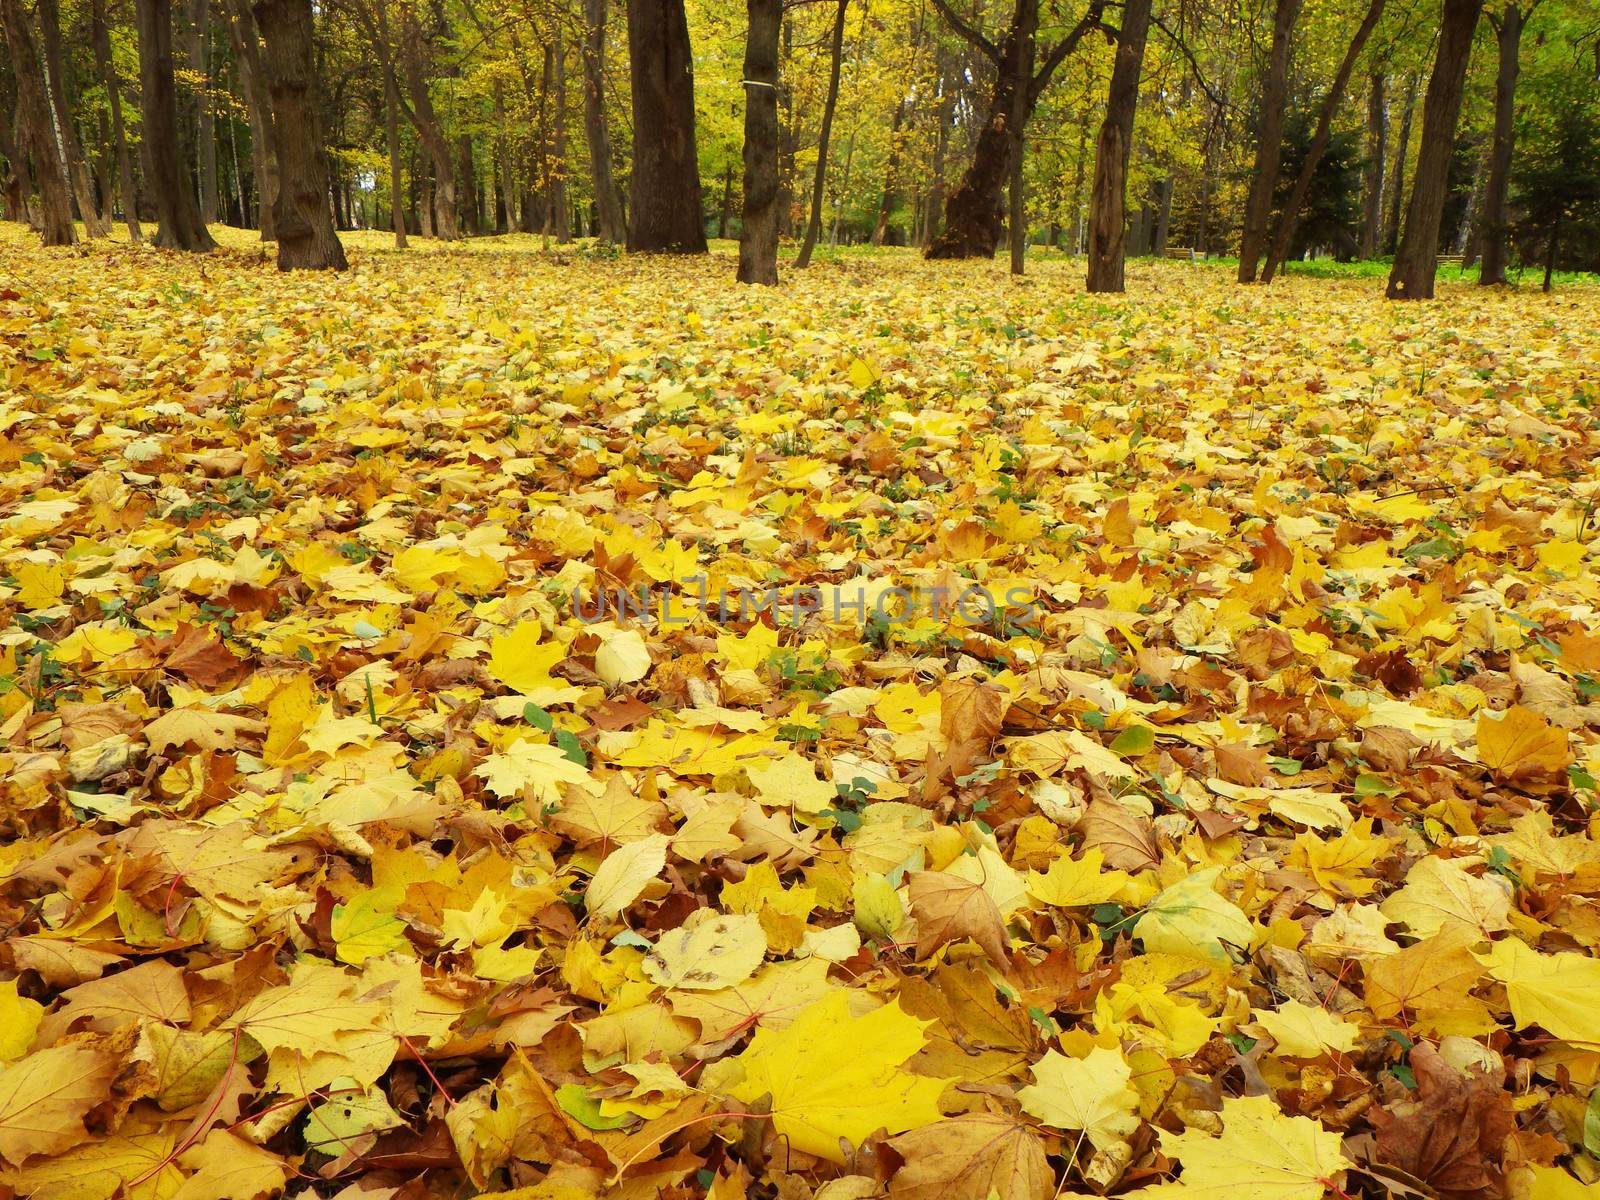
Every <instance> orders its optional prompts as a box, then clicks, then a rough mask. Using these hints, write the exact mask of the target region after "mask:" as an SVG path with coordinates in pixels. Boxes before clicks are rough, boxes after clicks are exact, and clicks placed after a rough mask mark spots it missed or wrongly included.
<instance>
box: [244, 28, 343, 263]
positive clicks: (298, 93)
mask: <svg viewBox="0 0 1600 1200" xmlns="http://www.w3.org/2000/svg"><path fill="white" fill-rule="evenodd" d="M252 12H254V14H255V18H256V24H257V25H258V26H259V27H260V29H261V40H262V43H263V45H264V46H265V49H266V53H265V55H264V56H263V58H264V64H265V66H266V73H267V90H268V92H269V94H270V95H271V97H272V146H273V150H274V151H275V153H276V155H277V159H278V170H279V173H280V174H279V181H278V199H277V206H276V208H275V210H274V211H273V214H272V221H273V225H274V227H275V228H276V230H277V234H278V269H279V270H280V271H289V270H294V269H296V268H311V269H324V268H329V267H331V268H333V269H334V270H339V271H342V270H344V268H345V267H346V266H347V265H348V264H347V263H346V262H345V257H344V246H343V245H341V244H340V242H339V237H338V235H337V234H336V233H334V230H333V213H332V211H331V210H330V209H329V207H328V155H327V150H326V148H325V147H324V146H323V144H322V129H321V124H320V121H319V118H318V115H317V76H316V69H315V66H314V63H313V55H312V20H311V0H255V4H254V5H253V7H252Z"/></svg>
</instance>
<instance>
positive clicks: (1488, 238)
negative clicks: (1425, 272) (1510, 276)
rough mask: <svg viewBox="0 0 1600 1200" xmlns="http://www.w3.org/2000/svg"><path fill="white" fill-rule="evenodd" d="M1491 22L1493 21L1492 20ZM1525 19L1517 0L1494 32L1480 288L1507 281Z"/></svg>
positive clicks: (1480, 241) (1510, 6) (1481, 228)
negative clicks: (1510, 198)
mask: <svg viewBox="0 0 1600 1200" xmlns="http://www.w3.org/2000/svg"><path fill="white" fill-rule="evenodd" d="M1491 19H1492V18H1491ZM1523 22H1524V17H1523V13H1522V10H1521V9H1519V8H1518V7H1517V4H1516V0H1513V2H1512V3H1510V4H1507V5H1506V7H1505V11H1504V12H1503V13H1501V15H1500V19H1499V23H1498V25H1497V27H1496V29H1495V41H1496V42H1497V43H1498V44H1499V51H1500V62H1499V69H1498V71H1497V72H1496V74H1495V79H1494V145H1493V148H1492V149H1491V150H1490V152H1489V180H1488V183H1487V184H1486V185H1485V186H1484V192H1483V218H1482V224H1481V225H1480V226H1479V229H1480V233H1479V235H1478V247H1479V250H1480V251H1481V253H1482V254H1483V262H1482V264H1481V265H1480V266H1479V268H1478V282H1479V283H1480V284H1492V283H1504V282H1505V281H1506V230H1507V225H1508V224H1509V222H1508V221H1507V219H1506V195H1507V192H1508V191H1509V188H1510V183H1511V152H1512V149H1513V141H1514V139H1515V137H1516V115H1517V114H1516V102H1517V73H1518V71H1519V69H1520V64H1519V62H1518V59H1519V58H1520V57H1521V53H1522V26H1523Z"/></svg>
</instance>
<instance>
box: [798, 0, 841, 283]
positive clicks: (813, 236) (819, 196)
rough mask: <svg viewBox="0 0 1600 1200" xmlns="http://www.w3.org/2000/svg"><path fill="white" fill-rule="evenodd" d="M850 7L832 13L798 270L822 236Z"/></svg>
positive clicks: (808, 260) (806, 260) (807, 264)
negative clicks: (825, 85)
mask: <svg viewBox="0 0 1600 1200" xmlns="http://www.w3.org/2000/svg"><path fill="white" fill-rule="evenodd" d="M849 7H850V0H839V3H838V7H837V8H836V9H835V10H834V14H833V35H832V39H831V41H832V44H831V46H830V47H829V51H830V56H831V58H830V61H831V65H830V66H829V68H828V96H827V99H826V100H825V101H823V105H822V129H821V131H820V132H819V133H818V135H817V169H816V173H815V174H814V175H813V176H812V179H811V215H810V217H809V218H807V220H806V236H805V240H804V241H802V242H801V243H800V253H799V255H798V256H796V258H795V260H794V265H795V266H796V267H797V268H799V269H800V270H804V269H805V268H806V267H809V266H810V265H811V252H812V251H813V250H815V249H816V248H817V239H818V238H819V237H821V236H822V201H823V193H824V191H825V190H826V184H827V182H828V140H829V139H830V138H831V137H832V136H833V114H834V110H835V109H836V108H837V107H838V105H839V72H840V69H841V66H842V63H843V60H844V18H845V10H846V9H848V8H849Z"/></svg>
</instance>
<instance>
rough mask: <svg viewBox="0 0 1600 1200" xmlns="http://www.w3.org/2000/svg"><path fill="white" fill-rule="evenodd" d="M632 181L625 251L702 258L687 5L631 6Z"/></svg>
mask: <svg viewBox="0 0 1600 1200" xmlns="http://www.w3.org/2000/svg"><path fill="white" fill-rule="evenodd" d="M628 56H629V69H630V79H631V82H632V94H633V177H632V181H631V185H630V188H629V196H628V249H629V250H633V251H668V252H672V253H679V254H703V253H705V249H706V232H705V220H704V215H703V213H702V211H701V207H700V164H699V158H698V155H697V151H696V147H695V122H694V55H693V52H692V49H691V47H690V45H689V21H688V18H687V16H685V14H684V11H683V0H628Z"/></svg>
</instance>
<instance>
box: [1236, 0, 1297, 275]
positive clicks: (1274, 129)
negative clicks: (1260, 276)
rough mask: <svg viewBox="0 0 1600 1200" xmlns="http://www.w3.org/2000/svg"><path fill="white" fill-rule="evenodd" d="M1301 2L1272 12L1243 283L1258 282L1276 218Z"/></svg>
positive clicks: (1292, 0)
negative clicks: (1286, 101)
mask: <svg viewBox="0 0 1600 1200" xmlns="http://www.w3.org/2000/svg"><path fill="white" fill-rule="evenodd" d="M1299 16H1300V0H1276V3H1275V4H1274V6H1273V10H1272V50H1271V52H1270V53H1269V54H1268V56H1267V72H1266V76H1265V78H1263V80H1262V83H1261V100H1260V104H1261V117H1260V124H1259V126H1258V130H1257V133H1256V166H1255V172H1254V174H1252V175H1251V177H1250V198H1249V200H1248V201H1247V202H1246V203H1245V209H1244V233H1243V235H1242V236H1241V238H1240V242H1239V282H1240V283H1254V282H1255V278H1256V267H1257V264H1258V263H1259V262H1260V260H1261V255H1262V253H1263V252H1264V251H1265V250H1266V247H1267V226H1268V222H1269V221H1270V220H1271V217H1272V191H1273V188H1275V187H1276V186H1277V183H1278V155H1279V152H1280V151H1281V150H1282V148H1283V107H1284V99H1285V97H1286V95H1287V93H1288V77H1289V52H1290V48H1291V46H1292V44H1293V40H1294V26H1295V22H1296V21H1297V20H1298V19H1299Z"/></svg>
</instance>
